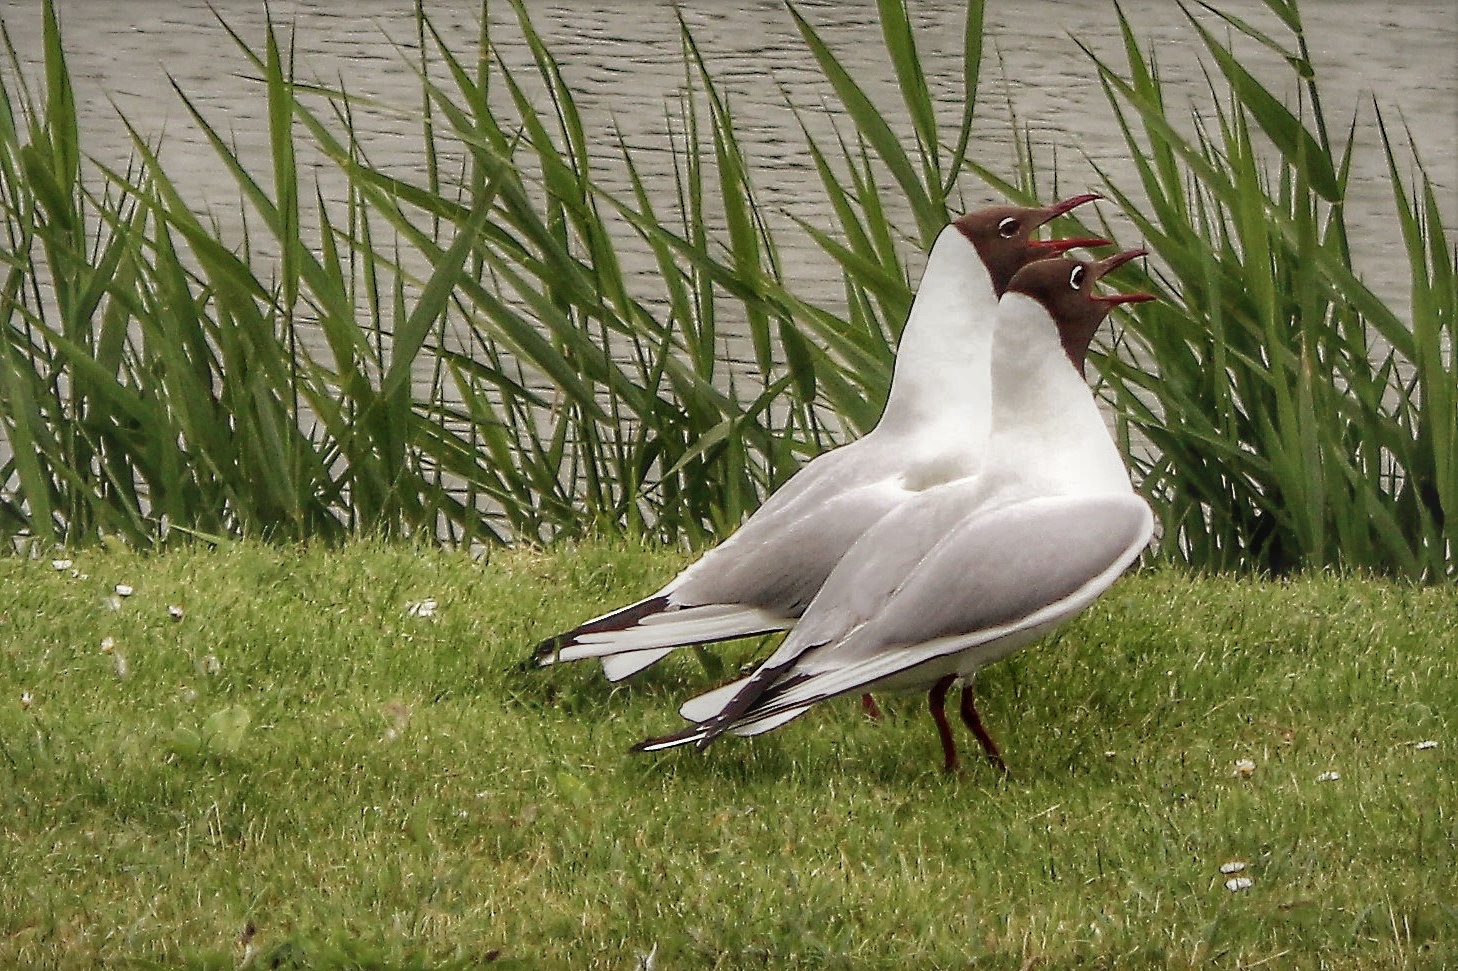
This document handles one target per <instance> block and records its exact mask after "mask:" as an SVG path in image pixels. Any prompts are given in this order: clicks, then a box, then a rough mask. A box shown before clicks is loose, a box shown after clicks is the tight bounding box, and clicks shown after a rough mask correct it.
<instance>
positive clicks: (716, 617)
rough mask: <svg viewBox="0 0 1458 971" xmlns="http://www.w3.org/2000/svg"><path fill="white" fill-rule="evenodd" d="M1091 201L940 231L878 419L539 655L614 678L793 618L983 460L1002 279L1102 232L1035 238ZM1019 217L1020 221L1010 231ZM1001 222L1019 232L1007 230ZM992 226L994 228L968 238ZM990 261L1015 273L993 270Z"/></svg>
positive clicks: (971, 218)
mask: <svg viewBox="0 0 1458 971" xmlns="http://www.w3.org/2000/svg"><path fill="white" fill-rule="evenodd" d="M1093 198H1095V197H1093V196H1076V197H1074V198H1072V199H1069V200H1066V201H1065V202H1062V203H1059V204H1058V205H1055V206H1050V207H1046V208H1042V209H1022V208H1017V207H998V208H996V209H989V210H983V211H981V212H980V213H973V214H969V215H968V216H966V217H963V219H962V220H959V222H958V223H954V224H952V225H949V226H947V227H946V228H945V229H943V231H942V232H941V233H940V235H939V236H938V237H937V240H936V242H935V244H934V245H933V247H932V251H931V253H930V254H929V256H928V259H927V265H926V269H925V271H924V273H923V276H922V281H921V286H920V287H919V289H918V291H917V294H916V298H915V300H914V302H913V304H912V308H911V312H910V315H909V316H908V318H907V321H906V325H905V327H904V328H903V331H902V335H901V341H900V346H899V348H898V351H897V356H896V362H895V368H894V371H893V374H892V383H891V391H890V394H889V396H888V399H887V403H886V408H885V410H884V412H883V413H882V417H881V420H880V421H879V422H878V423H877V425H876V427H875V428H874V429H873V430H872V431H870V432H869V433H868V434H866V435H865V437H863V438H861V439H859V440H857V441H855V442H852V443H850V444H847V445H844V446H842V447H840V448H837V449H835V450H833V451H830V452H827V453H825V454H823V455H821V456H819V457H817V458H816V459H814V460H813V461H811V462H810V463H809V464H808V465H806V467H805V468H803V469H801V470H800V472H799V473H797V474H796V475H795V476H794V477H792V478H791V479H790V481H788V482H787V483H785V485H784V486H783V487H782V488H780V489H779V490H778V491H777V492H775V493H774V494H773V495H772V496H771V497H770V498H769V499H768V500H767V501H766V502H765V504H764V505H763V506H762V507H760V509H758V510H757V511H756V512H755V513H754V515H753V516H751V517H750V518H749V519H748V520H747V521H746V522H745V523H744V524H743V525H742V526H741V527H740V528H739V529H738V530H737V531H736V532H735V533H734V534H733V535H731V536H730V537H729V538H728V539H727V540H725V541H724V542H723V543H722V544H720V545H719V546H717V547H715V548H714V549H712V550H710V551H709V552H708V553H706V554H704V556H703V557H702V558H700V559H699V560H698V561H697V562H695V563H694V564H692V565H691V566H689V567H688V568H686V569H685V570H684V571H683V572H681V573H680V574H679V575H678V576H676V577H675V578H674V579H673V580H672V581H671V582H669V583H668V584H667V585H666V586H664V587H663V588H662V589H660V590H659V591H657V592H656V593H654V594H653V595H651V596H649V597H646V598H644V599H643V600H640V601H638V602H636V603H634V604H630V605H629V606H627V607H623V608H619V609H617V610H614V611H611V612H609V613H607V614H603V615H602V616H600V617H596V618H593V619H592V620H589V621H587V622H585V623H583V624H581V625H579V626H578V627H577V628H574V629H573V630H572V631H568V632H566V633H565V634H562V635H558V636H557V637H553V638H548V639H547V640H546V641H544V642H542V644H541V645H539V646H538V647H537V649H536V652H535V654H534V656H533V660H534V661H535V662H536V663H537V664H551V663H555V662H557V661H571V660H579V659H584V658H592V657H598V658H601V660H602V665H603V670H604V672H605V673H606V674H607V676H608V677H609V678H610V679H611V680H614V681H616V680H620V679H622V678H625V677H627V676H629V675H631V674H634V673H636V672H638V671H640V670H642V669H643V668H645V667H647V666H649V665H650V664H653V663H654V662H656V661H658V660H659V659H660V658H662V657H664V656H665V655H666V654H668V653H669V652H670V651H671V650H673V648H675V647H678V646H682V645H686V644H702V643H708V642H712V641H717V640H725V639H728V638H733V637H744V636H750V635H754V634H763V633H770V632H774V631H779V630H784V629H786V628H789V627H792V626H793V625H794V624H795V623H796V621H797V620H798V618H799V617H800V615H801V614H802V613H803V612H804V610H805V609H806V607H807V606H808V605H809V604H810V602H811V601H812V600H813V599H814V598H815V596H816V594H818V593H819V591H820V587H821V585H822V584H823V583H824V581H825V579H826V577H827V576H829V574H830V572H831V570H832V569H833V568H834V567H835V564H836V563H837V562H839V560H840V558H841V556H842V555H844V553H845V551H846V550H847V549H849V548H850V547H851V545H852V544H853V543H855V542H856V540H858V539H859V538H860V536H861V535H862V534H863V533H864V532H865V531H866V530H867V529H869V528H870V527H871V526H872V525H873V524H875V523H876V522H877V521H879V520H880V519H881V518H882V517H883V516H885V515H886V514H887V513H888V512H890V511H891V510H893V509H896V508H898V507H899V506H901V505H903V504H904V503H906V502H907V501H908V500H909V499H910V498H911V497H913V496H915V495H917V494H919V493H921V492H923V491H925V490H927V489H931V488H934V487H936V486H938V485H942V484H944V483H947V482H952V481H957V480H959V479H964V478H967V477H968V476H971V475H973V474H975V473H976V472H977V471H978V469H979V468H980V466H981V462H982V455H983V452H984V450H985V445H986V441H987V437H988V433H989V429H990V422H991V418H990V408H989V402H990V398H991V381H990V377H989V374H988V363H987V362H988V359H989V356H990V344H991V340H992V322H993V319H994V317H995V315H996V312H997V292H998V289H1000V286H1001V285H1002V284H1005V282H1006V279H1007V276H1010V275H1011V271H1012V269H1015V268H1016V267H1017V266H1018V265H1020V264H1021V263H1022V262H1023V261H1024V260H1025V259H1027V258H1029V257H1031V256H1032V255H1034V254H1035V253H1036V254H1038V255H1048V254H1055V253H1058V252H1061V251H1063V250H1065V249H1067V248H1068V247H1069V246H1070V245H1085V244H1089V245H1092V244H1097V243H1101V242H1103V241H1101V240H1072V241H1050V242H1045V243H1036V242H1031V241H1030V236H1031V233H1032V232H1033V231H1034V230H1035V229H1036V228H1037V227H1038V226H1040V225H1042V224H1043V223H1045V222H1047V221H1048V220H1050V219H1052V218H1053V217H1054V216H1056V215H1061V214H1062V213H1064V212H1067V211H1068V210H1069V209H1072V208H1073V207H1074V206H1076V205H1080V204H1082V203H1084V202H1087V201H1090V200H1091V199H1093ZM986 214H996V217H993V218H984V217H985V216H986ZM1013 217H1015V219H1014V222H1015V223H1016V226H1015V227H1013V228H1012V229H1011V230H1009V227H1007V226H1006V223H1007V220H1008V219H1009V218H1013ZM977 219H982V220H983V222H985V223H986V225H983V222H976V221H975V220H977ZM999 226H1002V228H1003V229H1004V230H1007V231H1008V233H1009V235H1007V236H1004V237H1003V238H998V237H999V236H1003V234H1000V233H999V232H998V231H997V230H998V227H999ZM964 227H965V228H964ZM979 233H980V235H979ZM984 237H992V238H990V239H988V240H986V241H985V242H979V243H978V244H974V243H973V241H972V240H973V238H979V239H982V238H984ZM979 246H981V247H982V250H979ZM983 250H985V251H988V252H991V253H992V258H993V260H994V261H997V260H1001V262H1002V269H1000V270H992V269H989V266H988V264H987V262H985V261H984V257H983V252H982V251H983ZM1010 254H1011V255H1010ZM1009 261H1011V266H1010V267H1009V266H1008V263H1009ZM994 272H1000V273H1003V274H1005V275H1004V276H1003V279H1002V280H1001V281H994V279H993V274H994Z"/></svg>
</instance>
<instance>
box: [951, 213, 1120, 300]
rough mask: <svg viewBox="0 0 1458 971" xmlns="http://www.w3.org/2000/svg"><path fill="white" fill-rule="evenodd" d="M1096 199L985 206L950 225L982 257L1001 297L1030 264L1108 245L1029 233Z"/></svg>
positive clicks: (993, 284)
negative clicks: (1037, 238)
mask: <svg viewBox="0 0 1458 971" xmlns="http://www.w3.org/2000/svg"><path fill="white" fill-rule="evenodd" d="M1099 198H1102V197H1101V196H1099V195H1097V194H1095V193H1092V192H1088V193H1084V194H1083V195H1078V196H1073V197H1071V198H1068V199H1064V200H1063V201H1062V202H1059V203H1055V204H1054V205H1051V206H1041V207H1037V208H1032V207H1028V206H988V207H987V208H986V209H976V210H973V211H972V212H969V213H967V214H966V215H965V216H963V217H961V218H960V219H958V220H957V221H956V222H954V223H953V224H952V225H954V226H956V227H957V229H958V230H960V231H961V233H962V235H963V236H966V237H967V239H968V240H969V241H970V242H971V243H972V245H973V246H975V247H976V248H977V254H978V255H979V256H981V257H982V262H983V264H984V265H985V266H986V267H987V274H988V276H990V277H991V278H992V289H993V291H994V292H995V293H996V294H997V295H998V296H999V297H1001V296H1002V294H1003V292H1004V291H1005V290H1006V289H1007V285H1008V283H1009V281H1011V280H1012V278H1013V274H1015V273H1017V272H1018V270H1020V269H1022V268H1023V267H1024V266H1025V265H1027V264H1028V263H1031V262H1033V261H1034V260H1045V259H1048V258H1049V257H1053V256H1057V255H1058V254H1060V253H1065V252H1067V251H1068V250H1071V249H1073V248H1075V247H1078V246H1086V247H1087V246H1108V245H1110V244H1109V241H1108V240H1107V239H1099V238H1095V237H1085V238H1079V239H1049V240H1043V241H1039V240H1035V239H1033V233H1034V232H1036V231H1037V229H1038V227H1039V226H1042V225H1043V224H1045V223H1047V222H1050V221H1051V220H1054V219H1057V218H1058V217H1059V216H1061V215H1063V214H1064V213H1066V212H1070V211H1072V210H1073V209H1076V208H1078V207H1079V206H1081V205H1083V204H1084V203H1086V202H1093V201H1094V200H1095V199H1099Z"/></svg>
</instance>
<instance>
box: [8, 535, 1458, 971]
mask: <svg viewBox="0 0 1458 971" xmlns="http://www.w3.org/2000/svg"><path fill="white" fill-rule="evenodd" d="M678 562H679V558H678V557H677V556H676V555H675V554H671V553H664V552H645V551H642V550H638V549H624V548H622V547H594V546H589V547H584V548H581V549H579V550H575V551H570V552H569V551H563V552H561V553H553V554H550V555H548V554H540V553H532V552H526V551H521V552H512V553H502V554H497V555H495V556H493V558H492V559H491V560H490V561H489V562H487V563H473V562H472V561H470V560H469V559H467V558H466V557H464V556H462V555H459V554H452V553H447V552H441V551H437V550H416V549H411V548H402V547H399V546H372V545H356V546H352V547H348V548H345V549H343V550H333V551H325V550H317V549H307V550H305V549H277V548H265V547H261V546H255V545H234V546H226V547H224V548H222V549H219V550H216V551H211V552H209V551H204V550H193V549H178V550H175V551H172V552H169V553H167V554H165V555H161V556H153V557H139V556H136V555H134V554H132V553H128V552H123V551H120V550H97V551H94V552H87V553H84V554H80V555H76V556H75V557H74V562H73V563H71V564H69V565H63V566H62V568H60V569H57V568H55V566H53V564H51V563H50V562H49V561H41V562H37V561H27V560H22V559H17V558H3V559H0V684H3V685H4V686H5V696H4V698H3V699H0V820H3V822H0V841H3V847H0V965H3V966H6V967H38V966H61V967H78V968H79V967H91V966H94V965H95V964H96V963H98V962H100V961H107V962H109V963H110V965H111V966H117V967H131V966H148V965H149V962H155V963H156V964H158V965H162V966H166V967H204V966H207V967H234V966H237V965H238V964H239V963H240V962H242V961H244V960H245V958H247V957H248V956H250V955H251V956H252V959H253V961H254V964H253V965H252V966H255V967H259V966H261V967H271V966H277V967H286V968H292V967H364V968H394V967H441V966H450V965H451V964H452V963H459V964H461V965H463V966H479V965H480V964H484V963H487V962H488V961H490V962H491V963H492V966H501V967H574V968H581V967H603V968H614V969H625V968H632V967H634V966H635V965H636V964H637V963H638V961H639V960H640V955H644V954H647V953H649V952H650V951H652V950H653V948H654V947H655V946H656V948H657V954H656V959H655V960H656V967H658V968H663V969H680V968H699V967H719V968H743V967H758V966H763V967H776V968H823V967H824V968H829V967H836V968H871V967H962V966H971V967H996V968H1003V967H1006V968H1021V967H1063V966H1069V965H1072V964H1074V963H1077V962H1082V964H1083V965H1084V966H1088V967H1113V966H1118V967H1159V968H1163V967H1194V966H1201V967H1206V966H1216V967H1237V966H1240V967H1250V966H1254V965H1255V964H1257V963H1260V962H1263V961H1270V962H1271V963H1270V964H1269V965H1267V966H1271V967H1282V968H1291V967H1295V968H1316V967H1342V968H1389V967H1414V968H1417V967H1439V966H1442V965H1444V964H1447V965H1450V966H1451V964H1452V963H1453V962H1454V961H1458V910H1455V906H1458V902H1455V879H1454V876H1453V874H1454V873H1455V872H1458V818H1455V812H1454V808H1453V807H1454V806H1455V805H1458V786H1455V781H1454V780H1455V747H1458V738H1455V728H1458V716H1455V714H1454V713H1455V712H1458V657H1455V655H1454V652H1453V651H1452V644H1453V641H1454V636H1455V631H1458V596H1455V595H1454V594H1453V592H1452V591H1451V590H1449V589H1420V588H1412V587H1406V586H1399V585H1392V584H1388V583H1383V582H1370V581H1362V580H1352V579H1332V578H1311V579H1302V580H1294V581H1291V582H1283V583H1261V582H1256V581H1251V580H1227V579H1213V580H1202V579H1193V578H1191V577H1189V576H1186V575H1183V574H1180V573H1175V572H1156V573H1152V574H1146V575H1141V576H1137V577H1132V578H1128V579H1126V580H1125V581H1124V582H1122V583H1121V584H1120V585H1119V586H1118V587H1116V589H1115V591H1114V592H1113V593H1112V594H1111V595H1110V596H1109V597H1107V598H1105V600H1103V601H1101V602H1100V603H1099V604H1098V605H1096V606H1095V608H1094V609H1093V610H1091V611H1090V612H1089V614H1087V615H1086V616H1085V618H1083V619H1082V620H1081V621H1080V622H1078V623H1077V624H1076V625H1074V626H1073V627H1071V628H1069V629H1068V630H1067V632H1066V633H1064V634H1063V635H1062V636H1060V637H1058V638H1057V639H1056V640H1054V641H1052V642H1049V643H1046V644H1044V645H1042V646H1041V647H1039V648H1037V649H1034V650H1031V651H1028V652H1024V653H1023V654H1022V655H1019V656H1017V657H1015V658H1013V659H1012V660H1010V661H1009V662H1008V663H1005V664H1003V665H1001V666H999V667H997V668H994V669H992V670H990V671H989V672H988V673H987V676H986V677H985V678H984V681H983V689H982V698H983V701H982V709H983V713H984V716H985V717H986V719H987V720H988V723H989V726H990V727H991V728H992V730H993V731H994V733H995V734H997V735H998V737H999V739H1000V740H1001V741H1002V743H1003V746H1004V750H1005V752H1006V753H1007V754H1008V757H1009V761H1010V763H1011V764H1012V766H1013V768H1014V773H1015V775H1014V778H1013V779H1011V780H1010V781H1003V780H1001V779H999V778H997V777H995V776H994V775H993V774H992V773H991V772H990V771H988V770H985V769H984V768H983V767H982V766H980V765H974V766H973V768H972V770H971V772H970V774H969V775H968V776H967V777H966V778H962V779H948V778H944V777H942V776H941V775H940V774H939V773H938V772H937V771H936V765H937V744H936V741H935V738H934V734H933V732H932V730H931V725H930V722H929V720H928V719H926V718H925V716H924V715H923V714H922V712H921V710H920V709H921V701H920V699H914V698H910V697H907V698H899V699H897V698H893V699H889V704H888V709H889V711H888V718H887V719H886V720H885V721H884V722H883V723H880V724H873V723H870V722H868V721H866V720H865V719H864V717H863V716H862V715H861V714H860V712H859V708H858V706H857V705H856V704H855V703H854V702H853V701H846V702H843V703H840V704H837V705H832V706H828V707H826V708H825V709H824V710H823V711H820V712H818V713H816V714H815V715H813V716H812V717H809V718H806V719H805V720H804V721H803V723H797V724H796V725H795V726H793V727H790V728H787V729H786V730H784V731H783V732H780V733H778V734H776V735H773V736H770V737H767V738H764V739H760V740H758V741H756V742H753V743H735V742H732V741H731V742H727V743H725V744H723V745H721V746H717V747H716V748H714V749H712V750H710V751H709V752H708V753H707V754H705V755H697V754H693V753H680V755H681V757H672V758H645V757H638V756H630V755H628V754H626V753H625V749H626V748H627V746H628V745H629V744H631V743H632V742H634V741H636V740H637V739H639V738H641V737H643V736H644V735H646V734H648V733H652V732H658V731H662V730H664V729H667V728H671V727H673V726H674V724H675V723H676V716H674V715H673V713H672V712H673V708H674V706H675V705H676V702H677V700H678V699H679V698H681V697H683V696H684V695H685V694H686V693H688V692H689V691H690V690H692V689H693V688H694V687H697V686H698V685H699V684H701V683H702V682H703V681H704V680H705V675H704V673H703V669H702V667H701V666H700V665H699V664H698V663H697V662H695V661H694V660H693V659H691V658H684V659H680V661H679V663H676V664H674V665H670V666H668V667H667V669H666V670H663V671H661V672H658V671H656V672H654V673H652V674H651V675H650V676H649V677H648V679H647V680H646V681H645V682H642V683H638V684H634V685H632V686H630V687H628V688H619V689H610V688H608V687H607V686H605V685H604V683H603V682H602V681H601V679H600V678H599V677H598V676H597V675H596V673H595V672H593V671H591V670H588V669H586V668H574V669H570V670H567V669H563V670H558V671H552V672H547V673H537V672H533V673H527V672H521V671H519V670H517V669H516V668H515V662H517V661H518V660H519V659H520V658H521V656H522V655H523V653H524V649H525V648H526V646H527V645H529V644H530V643H531V642H532V641H533V640H534V639H536V638H538V637H540V636H542V635H544V634H546V633H550V632H552V631H554V630H556V629H558V628H559V627H561V626H562V625H564V624H565V623H567V622H570V621H573V620H577V619H580V618H581V617H582V616H584V615H586V614H587V613H589V612H592V611H594V610H597V609H599V608H600V607H602V606H604V605H606V604H609V603H613V602H617V601H620V600H622V599H624V597H626V596H627V595H628V594H630V593H634V592H639V591H642V590H645V589H648V588H649V586H651V585H652V584H653V583H654V582H655V581H657V580H659V579H661V578H662V577H663V576H664V575H666V574H667V573H669V572H670V571H671V570H672V569H673V568H674V566H675V565H676V564H677V563H678ZM78 573H79V574H80V575H79V576H78V575H76V574H78ZM117 584H126V585H129V586H131V587H132V588H133V592H132V593H131V595H130V596H127V597H120V596H119V595H118V594H117V593H116V592H115V586H116V585H117ZM113 598H115V599H113ZM426 600H433V601H435V605H436V606H435V610H434V612H433V613H431V612H430V610H429V609H428V608H427V609H422V608H419V607H416V608H415V610H414V611H412V609H411V608H412V606H413V605H418V604H420V603H421V602H423V601H426ZM172 607H177V608H180V612H181V616H180V617H176V616H174V614H175V613H176V612H175V611H170V610H169V608H172ZM107 638H109V639H110V640H105V639H107ZM750 653H751V651H750V646H746V647H744V648H742V649H739V650H737V651H731V652H728V657H729V659H730V662H731V663H734V662H736V661H738V660H742V659H744V658H746V657H748V656H749V654H750ZM22 693H24V697H23V696H22ZM1427 740H1433V741H1436V742H1437V743H1438V744H1437V745H1436V746H1435V747H1419V746H1418V744H1417V743H1421V742H1424V741H1427ZM1246 758H1248V759H1250V760H1252V761H1253V762H1254V763H1255V767H1254V770H1253V772H1252V773H1251V774H1250V775H1249V777H1248V778H1244V777H1240V776H1239V775H1238V774H1236V771H1235V763H1236V761H1237V760H1239V759H1246ZM1330 772H1335V773H1339V775H1340V778H1337V779H1329V780H1327V781H1322V776H1323V774H1324V773H1330ZM1235 861H1239V862H1244V863H1245V864H1246V865H1247V868H1246V869H1245V871H1244V872H1243V874H1240V875H1243V876H1248V877H1249V878H1250V879H1251V880H1252V881H1253V885H1252V886H1251V887H1250V888H1249V889H1246V890H1242V891H1231V890H1227V889H1226V888H1225V885H1224V884H1225V881H1226V880H1227V879H1231V877H1230V876H1229V875H1226V874H1223V873H1222V872H1221V869H1220V868H1221V865H1222V864H1225V863H1228V862H1235Z"/></svg>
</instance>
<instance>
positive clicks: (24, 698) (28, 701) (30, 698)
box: [20, 691, 35, 708]
mask: <svg viewBox="0 0 1458 971" xmlns="http://www.w3.org/2000/svg"><path fill="white" fill-rule="evenodd" d="M34 703H35V695H33V694H31V693H30V692H29V691H22V692H21V693H20V707H22V708H29V707H30V706H31V705H32V704H34Z"/></svg>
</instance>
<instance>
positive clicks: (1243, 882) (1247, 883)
mask: <svg viewBox="0 0 1458 971" xmlns="http://www.w3.org/2000/svg"><path fill="white" fill-rule="evenodd" d="M1254 886H1255V881H1254V880H1252V879H1251V878H1250V877H1231V878H1230V879H1229V880H1226V881H1225V889H1226V890H1229V891H1230V892H1231V893H1238V892H1239V891H1241V890H1249V889H1250V888H1251V887H1254Z"/></svg>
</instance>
